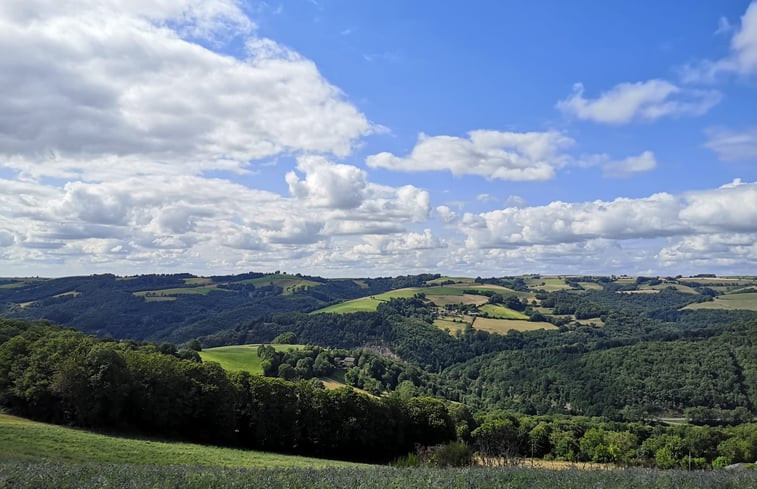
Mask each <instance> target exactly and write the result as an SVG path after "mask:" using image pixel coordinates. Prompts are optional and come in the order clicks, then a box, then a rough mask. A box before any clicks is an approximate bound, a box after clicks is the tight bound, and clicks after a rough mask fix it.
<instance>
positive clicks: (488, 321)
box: [473, 317, 557, 334]
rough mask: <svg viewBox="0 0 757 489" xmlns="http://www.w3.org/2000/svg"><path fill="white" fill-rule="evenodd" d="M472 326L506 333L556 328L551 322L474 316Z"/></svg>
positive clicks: (491, 331)
mask: <svg viewBox="0 0 757 489" xmlns="http://www.w3.org/2000/svg"><path fill="white" fill-rule="evenodd" d="M473 327H474V328H475V329H480V330H482V331H488V332H489V333H497V334H507V332H508V331H511V330H515V331H535V330H537V329H557V326H555V325H554V324H552V323H547V322H534V321H524V320H521V319H492V318H481V317H478V318H476V320H475V321H473Z"/></svg>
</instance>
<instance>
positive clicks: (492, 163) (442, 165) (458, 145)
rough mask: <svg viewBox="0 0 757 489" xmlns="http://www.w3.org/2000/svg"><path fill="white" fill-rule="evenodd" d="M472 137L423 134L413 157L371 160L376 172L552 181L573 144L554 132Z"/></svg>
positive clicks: (471, 134) (481, 132)
mask: <svg viewBox="0 0 757 489" xmlns="http://www.w3.org/2000/svg"><path fill="white" fill-rule="evenodd" d="M468 136H469V138H468V139H464V138H459V137H454V136H426V135H425V134H421V135H420V136H419V137H418V142H417V144H416V145H415V147H414V148H413V150H412V152H411V154H410V155H408V156H406V157H398V156H395V155H393V154H391V153H387V152H384V153H379V154H376V155H372V156H369V157H368V158H367V159H366V164H367V165H368V166H369V167H372V168H388V169H390V170H395V171H405V172H417V171H443V170H448V171H450V172H452V173H453V174H454V175H478V176H482V177H485V178H487V179H490V180H495V179H497V180H515V181H527V180H548V179H550V178H552V177H553V176H554V174H555V168H559V167H561V166H563V165H564V164H565V162H566V160H567V157H566V156H565V155H564V154H562V153H561V151H562V150H563V149H564V148H566V147H568V146H571V145H572V144H573V140H572V139H570V138H568V137H567V136H564V135H562V134H560V133H559V132H555V131H548V132H522V133H517V132H499V131H485V130H479V131H471V132H469V133H468Z"/></svg>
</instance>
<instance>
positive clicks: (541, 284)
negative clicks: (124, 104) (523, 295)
mask: <svg viewBox="0 0 757 489" xmlns="http://www.w3.org/2000/svg"><path fill="white" fill-rule="evenodd" d="M526 283H527V284H528V286H529V287H530V288H532V289H537V290H544V291H546V292H554V291H556V290H568V289H570V288H571V286H570V285H568V284H566V283H565V280H564V279H562V278H554V277H542V278H532V279H528V280H526Z"/></svg>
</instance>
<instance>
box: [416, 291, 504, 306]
mask: <svg viewBox="0 0 757 489" xmlns="http://www.w3.org/2000/svg"><path fill="white" fill-rule="evenodd" d="M426 299H428V300H430V301H431V302H433V303H434V304H436V305H437V306H440V307H444V306H446V305H449V304H455V305H457V304H466V305H467V304H473V305H475V306H480V305H482V304H486V303H487V302H488V301H489V298H488V297H486V296H484V295H477V294H463V295H427V296H426Z"/></svg>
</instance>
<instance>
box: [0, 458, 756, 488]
mask: <svg viewBox="0 0 757 489" xmlns="http://www.w3.org/2000/svg"><path fill="white" fill-rule="evenodd" d="M0 469H1V470H0V488H11V487H13V488H32V487H33V488H39V489H48V488H49V489H53V488H54V489H66V488H82V489H87V488H145V487H150V488H153V487H155V488H157V487H160V488H174V487H175V488H182V489H206V488H225V487H234V488H260V489H279V488H281V489H284V488H287V489H289V488H303V489H341V488H344V489H347V488H349V489H355V488H361V489H393V488H397V489H399V488H418V489H427V488H428V489H458V488H470V489H495V488H496V489H501V488H507V489H538V488H549V489H579V488H613V489H631V488H633V489H637V488H641V489H647V488H648V489H663V488H665V489H667V488H677V489H705V488H708V489H712V488H716V489H745V488H752V487H755V484H757V474H755V473H754V471H742V472H726V471H714V472H682V471H666V472H663V471H653V470H644V469H633V470H624V471H621V470H615V471H611V470H577V469H570V470H561V471H555V470H546V469H533V468H507V469H501V468H500V469H484V468H467V469H393V468H389V467H369V468H333V467H332V468H323V469H293V468H286V469H257V470H255V469H252V470H250V469H222V468H203V467H178V466H174V467H156V466H152V467H150V466H134V465H113V464H82V465H66V464H58V463H49V462H42V463H28V462H24V461H18V460H2V459H0Z"/></svg>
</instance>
